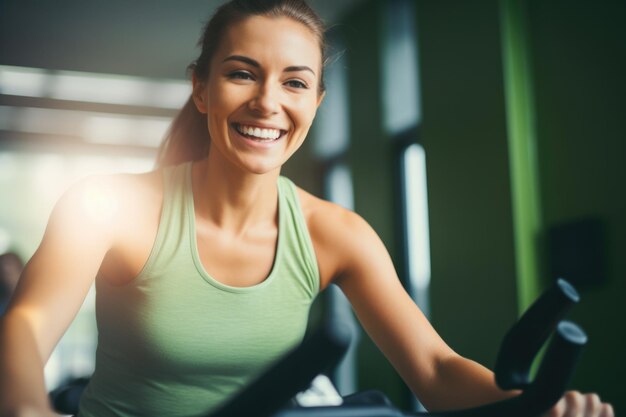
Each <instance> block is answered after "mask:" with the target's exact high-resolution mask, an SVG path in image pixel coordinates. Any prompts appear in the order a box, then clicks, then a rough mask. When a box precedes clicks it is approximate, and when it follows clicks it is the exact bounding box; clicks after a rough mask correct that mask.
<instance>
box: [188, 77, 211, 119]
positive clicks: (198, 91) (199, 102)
mask: <svg viewBox="0 0 626 417" xmlns="http://www.w3.org/2000/svg"><path fill="white" fill-rule="evenodd" d="M191 83H192V86H193V89H192V91H191V96H192V97H193V102H194V103H195V105H196V108H197V109H198V111H199V112H200V113H206V112H207V107H206V101H207V96H206V88H205V84H204V82H203V81H200V80H199V79H198V78H197V77H196V73H195V72H193V73H192V74H191Z"/></svg>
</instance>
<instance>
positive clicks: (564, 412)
mask: <svg viewBox="0 0 626 417" xmlns="http://www.w3.org/2000/svg"><path fill="white" fill-rule="evenodd" d="M614 416H615V413H614V412H613V406H611V404H607V403H603V402H602V401H600V397H598V395H597V394H582V393H580V392H578V391H568V392H566V393H565V395H564V396H563V398H561V399H560V400H559V402H557V403H556V404H555V405H554V407H552V409H551V410H550V411H548V412H547V413H546V414H545V415H544V417H614Z"/></svg>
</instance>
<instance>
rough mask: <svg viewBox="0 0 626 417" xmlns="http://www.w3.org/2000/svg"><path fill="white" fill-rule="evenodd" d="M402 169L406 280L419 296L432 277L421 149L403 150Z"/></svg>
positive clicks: (424, 169) (424, 173) (424, 157)
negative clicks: (406, 251)
mask: <svg viewBox="0 0 626 417" xmlns="http://www.w3.org/2000/svg"><path fill="white" fill-rule="evenodd" d="M404 167H405V187H406V188H405V190H404V192H405V195H406V205H407V206H406V212H407V218H406V221H407V235H408V254H409V277H410V280H411V286H412V292H413V294H416V295H418V297H419V295H420V294H423V293H424V292H425V291H426V290H427V289H428V286H429V284H430V274H431V271H430V240H429V236H430V233H429V230H428V193H427V188H426V156H425V154H424V148H423V147H422V146H420V145H417V144H413V145H411V146H409V147H408V148H407V149H406V151H405V153H404ZM418 304H419V302H418ZM421 307H422V306H421ZM422 309H424V307H422Z"/></svg>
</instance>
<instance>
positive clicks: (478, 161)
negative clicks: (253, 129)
mask: <svg viewBox="0 0 626 417" xmlns="http://www.w3.org/2000/svg"><path fill="white" fill-rule="evenodd" d="M220 3H221V2H220V1H211V2H206V1H203V0H187V1H185V2H174V1H171V0H157V1H147V0H141V1H133V2H127V1H122V0H115V1H107V2H97V3H96V2H93V3H92V2H81V1H76V0H62V1H55V2H48V1H45V0H4V1H2V2H0V201H1V202H2V204H0V252H1V253H5V252H14V253H16V254H18V255H19V257H20V258H21V259H22V260H24V261H27V260H28V258H29V257H30V256H31V255H32V254H33V252H34V250H35V249H36V247H37V245H38V243H39V241H40V239H41V237H42V235H43V232H44V228H45V224H46V222H47V219H48V216H49V214H50V210H51V208H52V206H53V205H54V202H55V201H56V200H57V199H58V197H59V196H60V195H61V194H62V193H63V191H64V190H65V189H66V188H67V187H68V186H70V185H71V184H72V183H74V182H76V181H77V180H78V179H80V178H82V177H84V176H86V175H92V174H99V173H110V172H144V171H148V170H150V169H152V167H153V166H154V158H155V155H156V150H157V147H158V145H159V143H160V139H161V138H162V136H163V133H164V132H165V130H166V129H167V126H168V123H169V121H170V120H171V119H172V117H173V116H174V115H175V114H176V112H177V109H178V108H180V106H181V105H182V104H183V103H184V101H185V100H186V98H187V97H188V95H189V92H190V86H189V78H188V74H187V72H186V70H185V69H186V67H187V65H188V64H189V63H190V62H191V60H193V58H194V57H195V56H196V53H197V49H194V47H193V45H195V43H196V40H197V38H198V36H199V34H200V31H201V28H202V24H203V23H204V21H205V20H206V19H207V18H208V16H209V14H210V13H211V9H212V8H213V7H215V6H217V5H219V4H220ZM311 4H312V5H313V6H314V8H316V9H317V10H318V11H319V13H320V14H321V15H322V17H324V18H325V19H326V21H327V23H329V32H328V35H329V44H330V59H329V62H328V65H327V68H326V84H327V89H328V93H327V96H326V98H325V100H324V102H323V104H322V106H321V107H320V109H319V111H318V116H317V118H316V121H315V122H314V124H313V126H312V128H311V131H310V133H309V137H308V139H307V141H306V142H305V144H304V145H303V147H302V149H301V150H300V151H299V152H298V153H297V154H296V155H295V157H294V158H292V160H290V161H289V162H288V164H287V165H286V166H285V167H284V170H283V174H284V175H286V176H288V177H290V178H291V179H292V180H293V181H294V182H295V183H297V184H298V185H300V186H301V187H302V188H304V189H306V190H308V191H309V192H311V193H313V194H315V195H317V196H320V197H323V198H326V199H330V200H333V201H335V202H337V203H339V204H341V205H344V206H346V207H348V208H351V209H353V210H355V211H356V212H357V213H359V214H360V215H361V216H363V217H364V218H365V219H366V220H367V221H368V222H369V223H370V224H371V225H372V226H373V228H374V229H375V230H376V231H377V232H378V233H379V235H380V236H381V238H382V239H383V241H384V243H385V245H386V246H387V248H388V250H389V251H390V253H391V255H392V258H393V260H394V264H395V266H396V268H397V271H398V274H399V276H400V278H401V280H402V282H403V284H404V285H405V287H406V289H407V290H408V291H409V292H410V294H411V296H412V297H413V298H414V300H415V302H416V303H417V304H418V305H419V306H420V307H421V308H422V310H423V311H424V312H425V313H426V314H427V316H428V318H429V319H430V321H431V322H432V323H433V325H434V327H435V328H436V329H437V331H438V332H439V333H440V334H441V335H442V337H443V338H444V339H445V340H446V341H447V342H448V344H450V345H451V346H452V347H453V349H455V350H456V351H457V352H459V353H460V354H462V355H464V356H467V357H470V358H472V359H474V360H476V361H478V362H480V363H482V364H484V365H485V366H487V367H492V366H493V364H494V361H495V357H496V355H497V351H498V346H499V343H500V341H501V339H502V336H503V335H504V334H505V333H506V330H507V329H508V328H509V327H510V326H511V324H512V323H513V322H514V321H515V320H516V318H517V317H519V316H520V315H521V314H522V312H523V311H524V310H525V309H526V308H527V307H528V306H529V305H530V304H531V303H532V301H533V300H534V299H535V298H536V297H537V296H538V295H539V294H540V293H541V292H542V291H543V290H544V289H545V288H547V287H549V286H550V285H551V283H553V282H554V281H555V280H556V279H557V278H559V277H563V278H566V279H568V280H569V281H570V282H571V283H573V284H574V285H575V286H576V288H577V289H578V290H579V291H580V294H581V298H582V301H581V302H580V303H579V305H577V306H575V308H573V310H572V312H571V313H570V314H569V316H568V317H569V318H570V319H571V320H574V321H575V322H576V323H578V324H580V326H581V327H582V328H583V329H584V330H585V331H586V332H587V334H588V336H589V343H588V345H587V346H586V347H585V350H584V353H583V355H582V358H581V360H580V362H579V364H578V367H577V369H576V371H575V374H574V378H573V380H572V383H571V386H572V388H574V389H577V390H581V391H594V392H598V393H599V394H600V395H601V396H602V398H603V399H604V400H605V401H607V402H611V403H612V404H613V405H614V407H615V409H616V410H626V402H625V399H624V396H623V393H624V392H626V382H625V381H626V379H625V378H622V377H620V376H619V375H621V374H622V373H626V360H624V357H623V353H620V352H624V349H625V347H624V345H623V344H626V327H625V326H624V322H623V320H624V317H625V316H624V314H625V310H624V307H623V305H622V302H623V300H622V296H623V295H624V294H626V257H625V256H623V254H624V253H625V252H626V191H625V190H626V186H625V184H626V163H624V161H625V159H626V134H625V133H624V132H626V105H625V103H624V97H626V81H625V77H624V74H626V25H624V22H625V21H626V2H623V1H617V0H600V1H595V0H594V1H592V0H568V1H565V0H553V1H549V2H546V1H542V0H528V1H525V2H519V1H515V0H475V1H460V0H438V1H429V0H414V1H412V0H386V1H385V0H350V1H343V0H342V1H339V2H333V1H332V0H312V1H311ZM207 5H208V6H207ZM622 293H624V294H622ZM320 303H321V307H320V308H326V309H328V308H333V309H334V310H333V311H335V312H336V314H343V315H346V316H347V317H350V315H351V313H350V309H349V307H348V306H346V305H345V300H344V299H342V295H341V294H339V293H338V292H336V291H329V292H328V294H325V295H324V297H322V299H321V300H320ZM620 311H622V313H620ZM620 317H621V318H620ZM352 320H353V319H352ZM353 323H354V326H355V327H354V328H355V333H356V334H357V337H356V338H355V339H356V342H355V344H354V346H353V348H352V349H351V350H350V354H349V355H348V359H347V360H346V362H345V363H344V364H342V365H341V368H340V369H339V370H338V371H337V375H336V378H337V381H336V383H337V386H338V388H339V389H340V390H341V391H343V392H345V393H348V392H351V391H355V390H365V389H370V388H376V389H380V390H382V391H384V392H385V394H387V395H388V396H389V398H390V399H391V400H392V401H393V402H394V403H395V404H397V405H398V406H399V407H401V408H405V409H408V408H411V407H413V405H412V404H413V402H414V400H413V399H412V396H411V395H410V394H409V392H408V390H407V388H406V387H405V385H404V383H403V382H402V380H401V379H400V378H399V376H398V375H397V373H396V372H395V370H394V369H393V368H392V367H391V366H390V365H389V363H388V362H387V361H386V360H385V358H384V357H383V356H382V354H381V353H380V352H379V351H378V349H377V348H376V346H375V345H373V344H372V342H370V341H369V339H368V337H367V336H366V335H365V334H363V332H362V331H361V330H360V329H359V327H358V325H357V324H356V322H354V321H353ZM95 343H96V330H95V321H94V304H93V294H91V295H90V296H89V297H88V299H87V300H86V302H85V304H84V306H83V309H82V310H81V312H80V313H79V316H78V317H77V319H76V320H75V322H74V323H73V324H72V326H71V328H70V329H69V330H68V332H67V333H66V335H65V336H64V338H63V340H62V341H61V343H60V344H59V346H58V348H57V349H56V351H55V353H54V354H53V356H52V358H51V360H50V361H49V363H48V365H47V367H46V382H47V384H48V385H49V386H50V388H51V389H52V388H54V387H55V386H56V385H58V384H59V383H61V382H62V381H63V380H65V379H67V378H68V377H79V376H83V375H88V374H89V372H91V371H92V370H93V359H94V349H95ZM616 413H619V411H616Z"/></svg>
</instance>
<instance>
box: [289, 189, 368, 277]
mask: <svg viewBox="0 0 626 417" xmlns="http://www.w3.org/2000/svg"><path fill="white" fill-rule="evenodd" d="M298 195H299V197H300V205H301V206H302V213H303V216H304V218H305V221H306V224H307V228H308V230H309V235H310V236H311V240H312V242H313V246H314V248H315V252H316V255H317V258H318V264H319V266H320V273H321V275H322V287H325V286H326V285H328V284H329V283H330V282H332V281H333V280H334V279H335V278H336V277H337V276H339V275H341V274H342V273H343V272H345V271H346V270H348V269H351V268H353V267H354V263H355V262H357V263H358V262H360V260H361V259H362V253H363V249H364V248H366V247H373V246H376V245H377V242H378V241H379V238H378V235H377V234H376V233H375V232H374V230H373V229H372V228H371V227H370V225H369V224H368V223H367V222H366V221H365V220H364V219H363V218H362V217H361V216H360V215H359V214H357V213H355V212H354V211H352V210H349V209H347V208H345V207H342V206H340V205H339V204H336V203H332V202H330V201H326V200H324V199H321V198H319V197H316V196H314V195H312V194H310V193H308V192H307V191H304V190H303V189H301V188H298Z"/></svg>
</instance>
